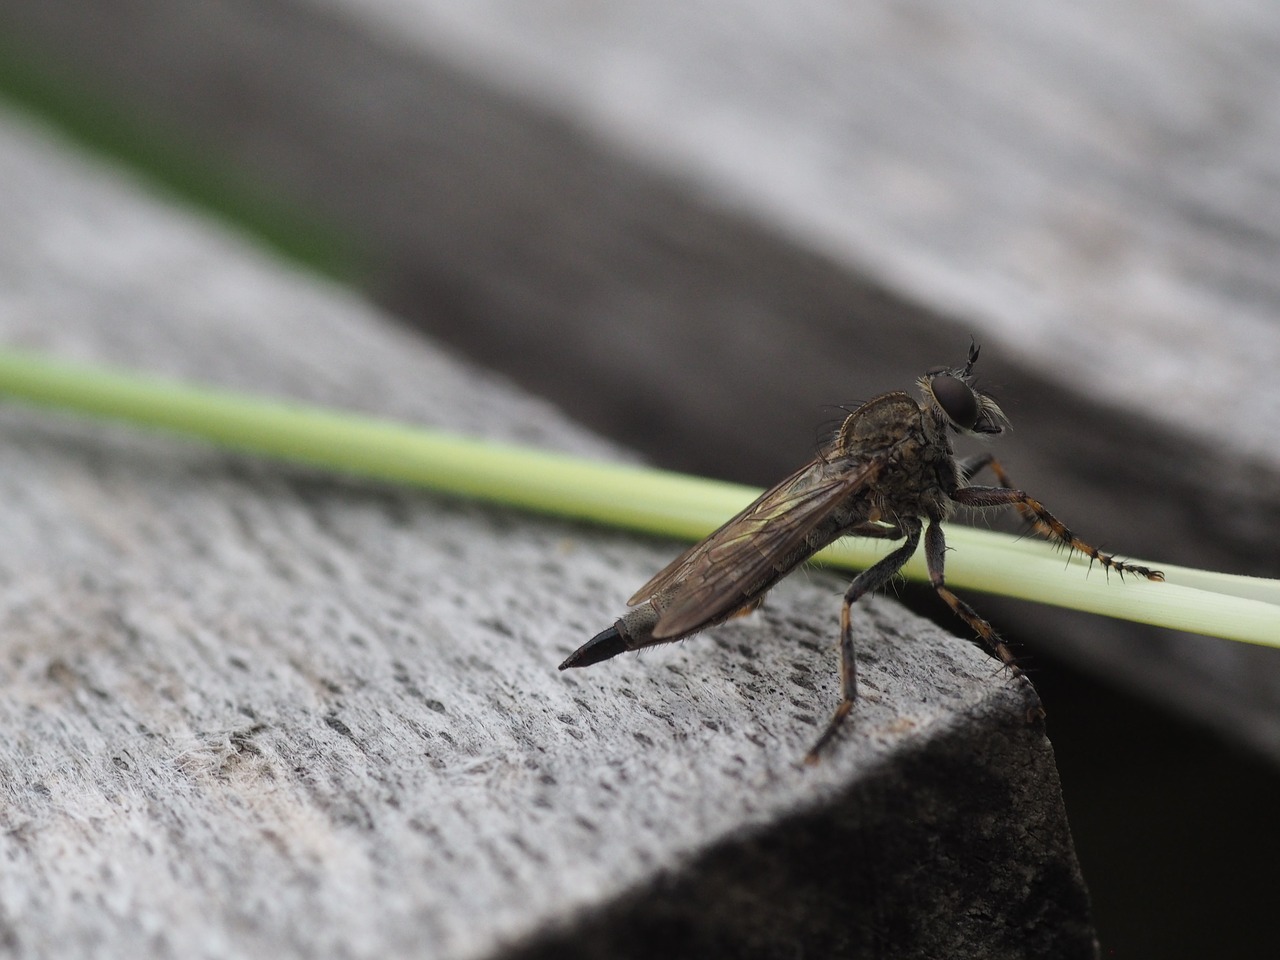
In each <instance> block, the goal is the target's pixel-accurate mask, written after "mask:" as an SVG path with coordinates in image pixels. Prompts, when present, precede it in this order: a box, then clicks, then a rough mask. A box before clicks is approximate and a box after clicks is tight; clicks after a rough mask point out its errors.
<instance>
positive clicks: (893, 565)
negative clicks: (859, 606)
mask: <svg viewBox="0 0 1280 960" xmlns="http://www.w3.org/2000/svg"><path fill="white" fill-rule="evenodd" d="M896 530H897V531H898V532H900V533H901V534H902V535H903V536H905V537H906V542H905V543H904V544H902V546H900V547H898V548H897V549H895V550H894V551H893V552H892V553H890V554H889V555H888V556H886V557H883V558H882V559H880V560H878V561H876V563H874V564H873V565H872V566H870V567H868V568H867V569H866V570H863V571H862V572H861V573H860V574H858V575H857V576H856V577H854V578H853V582H852V583H851V584H849V589H848V590H846V591H845V594H844V601H843V603H842V604H841V606H840V703H839V705H838V706H837V707H836V712H835V713H834V714H833V715H832V717H831V720H830V721H829V722H828V723H827V726H826V729H825V730H823V731H822V736H820V737H819V738H818V741H817V743H815V744H814V745H813V747H812V748H811V749H810V750H809V752H808V753H807V754H805V757H804V762H805V763H808V764H814V763H817V762H818V755H819V754H820V753H821V752H822V750H823V748H824V747H826V745H827V744H828V743H830V742H831V740H832V738H834V737H835V735H836V732H837V731H838V730H839V729H840V726H841V725H842V724H843V723H844V721H845V718H846V717H848V716H849V712H850V711H851V710H852V709H853V701H854V700H856V699H857V696H858V663H857V659H856V657H855V653H854V649H853V625H852V622H851V619H850V608H851V607H852V606H853V605H854V604H855V603H857V602H858V599H859V598H861V597H863V596H865V595H866V594H868V593H871V592H872V591H874V590H878V589H880V588H881V587H883V586H884V585H885V584H887V583H888V582H889V581H890V580H892V579H893V577H894V575H895V574H897V572H898V571H899V570H901V569H902V565H903V564H904V563H906V562H907V561H908V560H910V559H911V555H912V554H913V553H915V552H916V547H917V546H919V544H920V526H919V524H918V523H917V524H914V525H911V524H907V523H903V524H901V525H900V526H899V527H897V528H896Z"/></svg>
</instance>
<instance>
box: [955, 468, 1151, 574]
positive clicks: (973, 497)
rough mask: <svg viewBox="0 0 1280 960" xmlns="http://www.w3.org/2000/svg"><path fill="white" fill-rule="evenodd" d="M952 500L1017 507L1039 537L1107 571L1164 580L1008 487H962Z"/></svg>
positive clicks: (961, 503)
mask: <svg viewBox="0 0 1280 960" xmlns="http://www.w3.org/2000/svg"><path fill="white" fill-rule="evenodd" d="M993 465H994V461H993ZM1003 474H1004V471H1003V470H1000V471H998V472H997V474H996V476H997V478H999V479H1000V482H1001V483H1003V482H1005V480H1006V479H1007V477H1005V476H1004V475H1003ZM951 499H952V500H954V501H955V502H956V503H958V504H960V505H961V506H965V507H1015V508H1016V509H1017V510H1018V512H1019V513H1021V514H1022V515H1023V516H1024V517H1027V518H1028V519H1029V520H1031V522H1032V524H1033V525H1034V526H1035V529H1036V532H1037V533H1039V534H1041V535H1042V536H1044V537H1046V538H1047V539H1050V540H1056V541H1058V542H1059V543H1061V544H1063V545H1065V546H1066V547H1068V548H1070V549H1072V550H1078V551H1079V552H1080V553H1083V554H1084V555H1085V556H1086V557H1089V558H1090V559H1091V560H1096V561H1098V563H1100V564H1102V565H1103V567H1105V568H1106V569H1108V570H1115V571H1116V572H1117V573H1119V574H1120V575H1121V576H1123V575H1124V574H1126V573H1137V574H1141V575H1142V576H1144V577H1146V578H1147V579H1148V580H1163V579H1164V574H1163V573H1161V572H1160V571H1159V570H1152V569H1150V568H1148V567H1142V566H1139V565H1138V564H1136V563H1125V562H1124V561H1122V560H1117V559H1116V558H1115V557H1114V556H1112V555H1111V554H1108V553H1103V552H1102V551H1100V550H1099V549H1098V548H1097V547H1094V546H1091V545H1090V544H1087V543H1085V542H1084V541H1083V540H1081V539H1080V538H1079V537H1077V536H1076V535H1075V534H1074V533H1072V532H1071V531H1070V530H1069V529H1067V525H1066V524H1064V523H1063V522H1062V521H1061V520H1059V519H1058V518H1057V517H1055V516H1054V515H1053V514H1052V513H1050V512H1049V511H1048V510H1046V509H1045V507H1044V504H1042V503H1041V502H1040V501H1039V500H1036V499H1035V498H1033V497H1030V496H1028V495H1027V494H1026V493H1025V492H1023V491H1022V490H1014V489H1011V488H1009V487H961V488H960V489H959V490H957V491H955V492H954V493H953V494H952V495H951Z"/></svg>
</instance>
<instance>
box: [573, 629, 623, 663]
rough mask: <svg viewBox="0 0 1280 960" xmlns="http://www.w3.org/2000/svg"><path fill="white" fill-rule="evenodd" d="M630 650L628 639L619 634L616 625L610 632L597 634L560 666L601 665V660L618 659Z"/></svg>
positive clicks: (604, 631) (605, 631)
mask: <svg viewBox="0 0 1280 960" xmlns="http://www.w3.org/2000/svg"><path fill="white" fill-rule="evenodd" d="M628 649H629V648H628V647H627V641H626V638H625V637H623V635H622V634H621V632H619V630H618V625H617V624H616V623H615V624H614V625H613V626H612V627H610V628H609V629H608V630H603V631H601V632H600V633H597V634H596V635H595V636H594V637H592V638H591V639H590V640H588V641H587V642H586V643H584V644H583V645H582V646H580V647H579V648H578V649H577V650H575V651H573V653H571V654H569V656H568V659H566V660H565V662H564V663H562V664H560V669H561V670H567V669H568V668H569V667H589V666H591V665H592V664H593V663H599V662H600V661H601V660H608V659H609V658H610V657H616V656H617V655H618V654H620V653H626V651H627V650H628Z"/></svg>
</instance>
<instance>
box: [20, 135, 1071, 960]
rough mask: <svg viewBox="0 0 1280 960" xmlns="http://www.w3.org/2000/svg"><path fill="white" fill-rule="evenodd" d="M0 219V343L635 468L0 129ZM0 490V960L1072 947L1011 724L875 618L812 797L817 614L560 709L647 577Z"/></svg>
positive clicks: (809, 603) (872, 612)
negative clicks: (579, 659)
mask: <svg viewBox="0 0 1280 960" xmlns="http://www.w3.org/2000/svg"><path fill="white" fill-rule="evenodd" d="M0 221H2V222H3V223H4V224H5V229H4V231H2V232H0V337H2V338H3V340H4V342H5V343H7V344H12V345H19V346H24V347H31V348H40V349H46V350H49V351H52V352H54V353H56V354H58V355H61V356H64V357H69V358H75V359H78V360H89V361H97V362H104V363H113V364H117V365H121V366H126V367H129V368H133V369H137V370H142V371H147V372H152V373H163V374H166V375H175V376H182V377H185V378H189V379H192V380H196V381H199V382H202V383H206V384H213V385H218V386H228V387H234V388H239V389H245V390H254V391H257V392H261V393H267V394H271V395H275V396H281V397H288V398H294V399H300V400H306V401H310V402H317V403H324V404H328V405H332V406H336V407H345V408H348V409H355V410H362V411H366V412H373V413H378V414H382V415H387V416H394V417H398V418H401V419H405V420H410V421H415V422H422V423H430V424H438V425H445V426H448V427H450V428H453V429H460V430H467V431H470V432H474V433H477V434H481V435H486V436H491V437H500V438H503V439H509V440H518V441H521V442H525V443H534V444H540V445H544V446H548V447H553V448H557V449H562V450H569V451H576V452H579V453H582V454H589V455H594V456H601V457H605V456H619V455H621V454H620V453H619V451H617V450H616V449H615V448H613V447H611V446H610V445H608V444H606V443H604V442H603V441H600V440H598V439H597V438H594V437H592V436H591V435H589V434H587V433H586V432H584V431H583V430H581V429H579V428H577V427H575V426H573V425H572V424H570V423H569V422H568V421H567V420H566V419H565V418H564V417H562V416H561V415H560V414H558V413H557V412H556V411H555V410H553V409H552V408H550V407H549V406H547V405H545V404H543V403H540V402H538V401H536V400H533V399H531V398H529V397H528V396H525V395H523V394H521V393H519V392H517V391H515V390H513V389H512V388H511V387H510V386H508V385H506V384H505V383H503V382H502V381H500V380H498V379H497V378H495V377H493V376H491V375H489V374H487V373H485V372H484V371H481V370H478V369H476V368H474V367H470V366H468V365H466V364H464V363H462V362H460V361H458V360H457V359H455V358H451V357H448V356H447V355H445V354H444V353H442V352H441V351H439V350H437V349H435V348H433V347H431V346H429V345H427V344H425V343H423V342H421V341H419V340H417V339H413V338H410V337H409V336H407V335H406V334H405V333H404V332H403V331H401V330H399V329H398V328H396V327H394V326H392V325H391V324H390V323H389V322H388V321H387V320H386V319H385V318H384V317H382V316H381V315H380V314H378V313H377V312H376V311H375V310H373V309H371V308H370V307H369V306H368V305H367V304H365V303H364V302H362V301H361V300H359V299H357V298H355V297H353V296H351V295H349V294H348V293H345V292H344V291H342V290H341V289H339V288H336V287H334V286H331V285H328V284H325V283H323V282H321V281H318V280H317V279H315V278H313V277H308V276H305V275H302V274H297V273H291V272H289V271H288V270H286V269H284V268H282V267H281V266H280V265H279V264H277V263H274V262H272V261H271V260H270V259H269V258H267V257H264V256H263V255H261V253H259V252H255V251H253V250H250V249H247V248H246V247H245V245H244V244H243V243H242V242H241V241H240V240H238V239H236V238H234V237H232V236H230V235H228V234H226V233H222V232H219V231H218V230H217V229H216V228H214V227H212V226H210V225H209V224H206V223H200V222H197V221H194V220H193V219H191V218H189V217H187V216H184V215H181V214H179V213H176V212H175V211H173V210H171V209H169V208H167V207H165V206H163V205H162V204H160V203H159V202H158V201H157V200H156V199H155V198H153V197H150V196H148V195H147V194H145V193H144V192H142V191H141V190H139V189H138V187H137V186H136V185H134V184H132V183H129V182H128V181H127V180H125V179H124V178H123V177H121V176H119V175H118V174H116V173H113V172H110V171H105V170H103V169H99V168H93V167H89V166H87V165H85V164H84V163H83V162H82V161H80V160H78V159H76V158H74V157H73V156H72V154H71V151H70V149H69V147H68V146H67V144H65V143H59V142H55V141H51V140H48V139H46V138H44V137H43V136H41V135H38V134H37V133H36V132H35V131H33V130H32V129H29V128H28V127H26V126H24V125H23V124H22V123H20V122H19V121H18V120H17V119H16V118H13V117H7V118H4V119H3V121H0ZM0 450H2V451H3V456H0V503H3V504H4V509H3V510H0V727H2V728H3V729H4V730H5V737H4V738H3V741H2V742H0V784H2V785H3V788H2V791H0V863H3V864H4V869H3V870H0V943H3V949H4V952H5V953H6V955H10V956H15V957H39V956H60V957H77V956H84V957H116V956H128V957H131V958H132V957H140V956H142V957H183V958H192V957H239V956H261V955H268V954H269V955H272V956H275V957H278V958H288V957H313V956H334V957H353V958H366V957H367V958H374V957H379V958H380V957H387V956H393V955H401V954H405V955H407V954H412V955H414V956H438V957H492V956H529V957H533V956H548V955H551V954H555V955H558V956H559V955H564V954H566V953H576V954H577V955H584V956H585V955H604V954H605V953H608V954H610V955H617V954H624V955H626V954H630V955H636V956H639V955H652V949H654V948H656V947H659V946H661V947H665V948H668V949H672V950H673V952H679V949H684V950H685V952H699V953H700V955H704V956H705V955H717V954H718V955H726V956H728V955H733V956H743V955H752V954H754V955H771V954H776V953H777V952H778V951H779V950H782V949H792V950H794V949H797V948H799V949H803V950H805V951H806V952H814V953H821V954H823V955H831V956H840V955H847V956H850V955H858V954H861V953H864V952H865V951H866V950H868V949H877V950H881V951H882V950H884V949H887V948H888V946H892V947H893V948H894V949H895V952H896V953H897V955H901V956H933V955H938V954H939V953H943V954H946V955H948V956H965V955H972V956H979V955H980V956H986V957H991V956H1010V957H1012V956H1019V955H1021V954H1022V952H1023V950H1024V948H1025V945H1026V944H1027V943H1028V942H1030V943H1039V944H1043V945H1044V946H1045V950H1044V951H1042V952H1039V955H1041V956H1062V957H1087V956H1090V955H1092V953H1093V950H1094V949H1095V947H1094V941H1093V934H1092V930H1091V927H1090V923H1089V920H1088V905H1087V900H1086V897H1085V894H1084V890H1083V885H1082V883H1081V881H1080V878H1079V874H1078V870H1077V868H1076V865H1075V860H1074V855H1073V853H1072V850H1071V845H1070V838H1069V834H1068V831H1067V828H1066V821H1065V815H1064V812H1063V809H1062V805H1061V799H1060V797H1059V795H1058V784H1057V777H1056V772H1055V770H1054V766H1053V758H1052V751H1051V749H1050V747H1049V745H1048V743H1047V741H1046V740H1045V739H1044V736H1043V732H1042V730H1040V729H1039V728H1038V727H1035V726H1028V725H1027V723H1026V719H1025V714H1024V710H1025V706H1026V700H1025V691H1024V689H1023V688H1022V687H1021V686H1020V685H1019V684H1017V683H1013V682H1010V680H1009V679H1008V678H1007V677H1006V676H1004V675H1003V674H1002V673H1001V672H1000V670H999V669H998V667H997V666H996V665H995V664H994V663H993V661H991V660H990V659H989V658H987V657H986V656H984V655H983V654H982V653H981V652H979V651H977V650H976V649H975V648H973V647H972V646H971V645H969V644H967V643H965V642H963V641H960V640H957V639H956V638H954V637H951V636H949V635H947V634H945V633H943V632H942V631H939V630H938V629H936V628H934V627H931V626H929V625H927V624H923V623H921V622H920V621H918V620H917V619H915V618H913V617H910V616H909V615H907V614H905V613H904V611H902V610H901V609H900V608H899V607H898V606H897V605H896V604H894V603H892V602H891V601H888V600H879V599H877V600H872V601H871V602H868V603H865V604H859V609H858V611H857V615H856V620H855V630H856V632H857V637H858V641H859V644H860V653H861V660H860V664H861V667H862V673H863V690H864V692H865V697H864V699H863V701H862V702H861V703H860V705H859V708H858V712H857V715H856V722H855V723H854V724H853V725H852V727H851V730H850V733H849V735H848V736H846V737H845V738H843V739H842V742H841V743H840V744H839V748H838V749H834V750H832V752H831V754H830V756H829V758H828V761H827V762H826V763H824V764H823V765H822V766H820V767H819V768H817V769H815V770H804V769H802V768H801V766H800V764H799V759H800V757H801V755H802V753H803V751H804V750H805V749H806V748H807V747H808V745H809V744H810V742H811V741H812V739H813V737H814V736H815V734H816V732H817V730H818V729H820V726H821V724H822V723H823V722H824V721H825V719H826V716H827V712H828V710H829V709H830V708H831V706H832V704H833V703H834V702H835V699H836V688H837V684H836V678H835V669H834V668H835V655H834V649H833V646H834V630H835V623H836V611H837V606H838V602H837V598H838V595H839V592H840V589H841V585H840V582H839V581H838V580H836V579H833V578H831V577H829V576H825V575H820V574H816V573H814V574H807V575H800V576H797V577H795V578H793V581H792V582H790V583H789V584H788V585H786V587H785V588H784V589H781V590H780V591H779V592H778V593H777V595H776V599H775V601H774V602H773V603H772V604H771V605H770V606H769V607H767V608H766V609H765V610H764V611H762V612H761V613H760V614H758V615H757V616H755V617H752V618H750V619H748V620H745V621H743V622H741V623H736V624H734V625H732V626H729V627H726V628H725V629H723V630H721V631H719V632H718V633H717V634H716V635H714V636H712V637H703V638H697V639H695V640H693V641H690V642H688V643H686V644H683V645H680V646H679V647H676V648H671V649H664V650H657V651H651V652H650V654H649V655H647V656H645V657H639V658H635V657H628V658H620V659H619V660H618V661H615V662H613V663H610V664H608V665H602V666H601V667H600V668H598V669H596V670H593V671H590V672H584V673H582V674H581V675H576V676H565V675H563V674H560V673H558V672H557V671H556V670H555V664H556V663H557V662H558V661H559V660H560V659H561V658H562V657H563V656H564V655H565V653H567V652H568V651H569V650H571V649H572V648H573V647H574V646H576V645H577V644H578V643H579V642H580V641H581V640H582V639H583V638H584V637H585V636H587V635H589V634H590V633H591V632H594V630H596V629H598V628H599V627H600V626H601V625H603V624H605V623H607V622H609V620H610V618H612V617H613V616H614V615H616V613H617V612H618V609H619V605H620V603H621V601H622V598H624V597H625V596H626V595H627V594H628V592H629V591H630V589H632V588H633V587H634V586H635V584H637V583H639V582H641V581H642V580H643V579H644V578H645V577H647V576H648V575H649V574H650V573H651V572H652V571H653V570H654V569H656V568H657V567H658V566H659V565H660V564H661V563H662V562H664V561H665V559H666V558H667V557H668V556H669V554H670V551H671V550H672V547H671V545H664V544H653V543H643V542H638V541H636V540H635V539H634V538H631V537H627V536H622V535H619V534H612V533H608V532H605V531H601V530H596V529H590V528H587V527H583V526H578V525H573V524H568V523H560V522H556V521H553V520H547V519H535V518H530V517H526V516H522V515H518V514H515V513H512V512H507V511H503V510H499V509H493V508H488V507H481V506H477V505H471V504H465V503H460V502H457V501H450V500H445V499H440V498H436V497H432V496H428V495H425V494H419V493H416V492H413V491H405V490H396V489H389V488H386V487H382V486H378V485H374V484H369V483H363V482H360V481H356V480H343V479H341V478H333V477H328V476H320V475H317V474H315V473H312V472H309V471H307V470H304V469H302V468H297V467H292V466H289V465H281V464H274V463H266V462H259V461H254V460H250V459H247V458H241V457H237V456H234V455H230V454H227V453H224V452H221V451H219V450H216V449H213V448H210V447H206V446H203V445H200V444H195V443H189V442H185V441H182V440H178V439H175V438H171V437H166V436H161V435H158V434H146V433H140V432H136V431H133V430H130V429H128V428H125V427H122V426H113V425H107V424H101V423H94V422H87V421H81V420H76V419H72V418H67V417H60V416H58V415H56V414H53V413H49V412H44V411H35V410H29V409H26V408H20V407H15V406H11V405H0ZM673 945H674V947H673ZM887 945H888V946H887ZM676 948H679V949H676ZM695 948H696V951H695Z"/></svg>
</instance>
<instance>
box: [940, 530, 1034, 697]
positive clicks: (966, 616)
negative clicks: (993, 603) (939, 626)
mask: <svg viewBox="0 0 1280 960" xmlns="http://www.w3.org/2000/svg"><path fill="white" fill-rule="evenodd" d="M946 555H947V541H946V537H945V536H944V535H943V533H942V525H941V524H940V523H938V522H937V521H936V520H933V521H930V523H929V529H928V530H926V531H925V534H924V560H925V564H926V565H927V566H928V567H929V583H930V585H932V587H933V589H934V590H936V591H937V592H938V596H940V597H941V598H942V599H943V600H944V601H945V602H946V604H947V606H948V607H950V608H951V610H952V612H954V613H955V615H956V616H958V617H959V618H960V619H961V620H963V621H964V622H965V623H967V624H968V625H969V627H970V628H971V629H972V630H973V631H974V633H976V634H977V635H978V636H979V637H981V638H982V642H983V643H985V644H986V645H987V646H988V647H990V648H991V650H992V652H993V653H995V655H996V656H997V657H999V658H1000V659H1001V660H1002V661H1003V662H1004V664H1005V666H1007V667H1008V668H1009V669H1010V670H1011V671H1013V674H1014V675H1015V676H1017V675H1019V674H1021V673H1022V671H1021V670H1020V669H1019V667H1018V663H1017V660H1016V659H1015V658H1014V656H1013V652H1012V651H1011V650H1010V649H1009V647H1008V646H1007V645H1006V644H1005V642H1004V641H1003V640H1001V639H1000V634H998V633H996V631H995V628H994V627H992V626H991V624H990V623H988V622H987V621H986V620H983V619H982V617H980V616H978V613H977V611H976V610H974V609H973V607H971V606H969V604H967V603H965V602H964V601H963V600H961V599H960V598H959V597H957V596H956V595H955V594H954V593H952V592H951V590H950V589H949V588H948V587H947V581H946V577H945V576H944V574H943V568H944V566H945V564H946Z"/></svg>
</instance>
